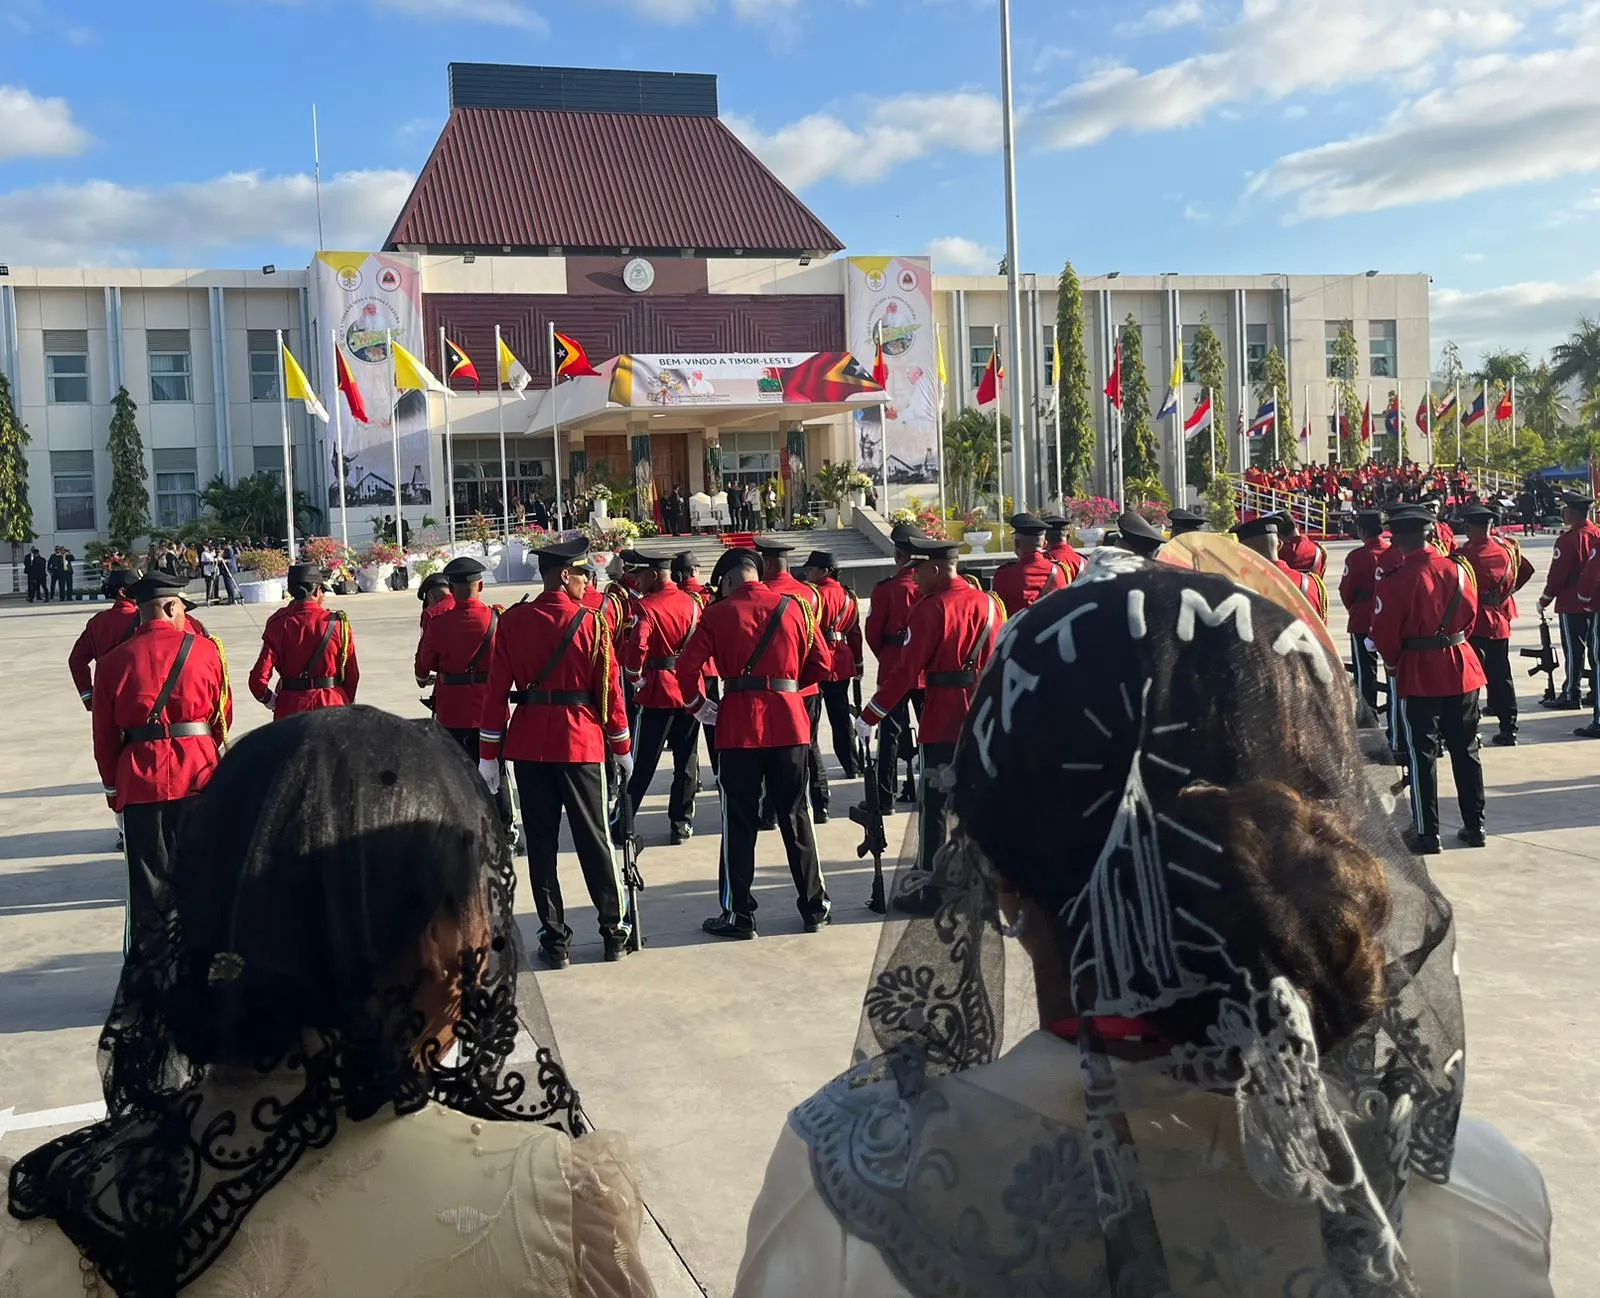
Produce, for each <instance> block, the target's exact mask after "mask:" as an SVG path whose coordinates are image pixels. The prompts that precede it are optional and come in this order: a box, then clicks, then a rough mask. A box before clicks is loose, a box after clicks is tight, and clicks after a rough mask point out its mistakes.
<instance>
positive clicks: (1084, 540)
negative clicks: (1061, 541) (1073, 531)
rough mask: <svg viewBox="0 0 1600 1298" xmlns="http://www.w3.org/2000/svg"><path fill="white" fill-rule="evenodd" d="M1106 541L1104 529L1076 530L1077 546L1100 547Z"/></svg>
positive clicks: (1086, 528)
mask: <svg viewBox="0 0 1600 1298" xmlns="http://www.w3.org/2000/svg"><path fill="white" fill-rule="evenodd" d="M1105 539H1106V529H1105V528H1103V527H1080V528H1079V529H1078V544H1079V545H1083V546H1092V545H1100V544H1101V543H1102V542H1104V540H1105Z"/></svg>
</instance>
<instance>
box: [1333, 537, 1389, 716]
mask: <svg viewBox="0 0 1600 1298" xmlns="http://www.w3.org/2000/svg"><path fill="white" fill-rule="evenodd" d="M1356 531H1357V533H1358V534H1359V535H1360V537H1361V548H1360V549H1358V550H1352V551H1351V552H1350V553H1349V554H1348V555H1347V556H1346V557H1345V561H1344V575H1343V576H1342V577H1340V578H1339V602H1340V603H1341V604H1343V605H1344V611H1345V614H1346V616H1347V618H1348V620H1349V623H1350V661H1351V663H1352V664H1353V665H1354V666H1355V669H1356V692H1357V693H1358V694H1360V695H1361V697H1362V698H1363V699H1365V700H1366V703H1367V706H1368V707H1369V708H1371V709H1372V711H1373V713H1374V714H1376V713H1377V710H1378V655H1377V654H1376V653H1374V652H1373V651H1372V650H1371V649H1369V648H1368V647H1367V637H1368V636H1370V635H1371V634H1372V602H1373V597H1374V595H1375V594H1376V593H1377V589H1378V561H1379V559H1380V558H1381V557H1382V555H1383V553H1384V551H1386V550H1387V549H1388V548H1389V538H1388V537H1387V536H1385V535H1384V534H1383V515H1382V514H1380V513H1379V512H1378V511H1377V510H1375V509H1363V510H1362V511H1361V512H1360V513H1358V514H1357V515H1356Z"/></svg>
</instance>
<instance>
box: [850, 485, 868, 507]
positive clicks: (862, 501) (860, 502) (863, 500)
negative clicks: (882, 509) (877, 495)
mask: <svg viewBox="0 0 1600 1298" xmlns="http://www.w3.org/2000/svg"><path fill="white" fill-rule="evenodd" d="M850 506H851V508H852V509H865V508H866V507H867V493H866V491H865V490H862V489H860V488H858V489H856V490H854V491H852V492H851V493H850Z"/></svg>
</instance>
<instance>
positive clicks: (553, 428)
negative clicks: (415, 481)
mask: <svg viewBox="0 0 1600 1298" xmlns="http://www.w3.org/2000/svg"><path fill="white" fill-rule="evenodd" d="M549 326H550V448H551V449H550V454H551V456H552V457H553V458H554V460H555V462H556V530H557V531H558V532H559V531H561V530H562V529H561V415H560V413H559V411H558V410H557V409H556V322H555V321H554V320H552V321H550V322H549ZM494 332H495V337H496V338H497V339H498V338H499V336H500V326H499V325H496V326H495V327H494ZM499 365H500V348H499V345H498V344H496V346H495V367H496V368H495V372H496V373H498V372H499ZM500 462H501V463H502V464H504V463H505V452H504V450H502V451H501V453H500ZM572 485H573V489H574V490H576V489H577V485H578V484H577V483H573V484H572Z"/></svg>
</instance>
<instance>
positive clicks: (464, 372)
mask: <svg viewBox="0 0 1600 1298" xmlns="http://www.w3.org/2000/svg"><path fill="white" fill-rule="evenodd" d="M443 359H444V380H445V382H446V383H450V382H453V381H454V380H456V379H471V380H472V385H473V387H475V388H477V389H478V391H480V392H482V391H483V384H482V383H480V382H479V381H478V367H477V366H476V365H474V364H473V363H472V361H471V359H470V358H469V357H468V356H467V354H466V352H464V351H462V350H461V348H459V347H457V346H456V345H455V344H454V343H453V342H451V341H450V340H449V339H448V338H446V339H445V340H444V357H443Z"/></svg>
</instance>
